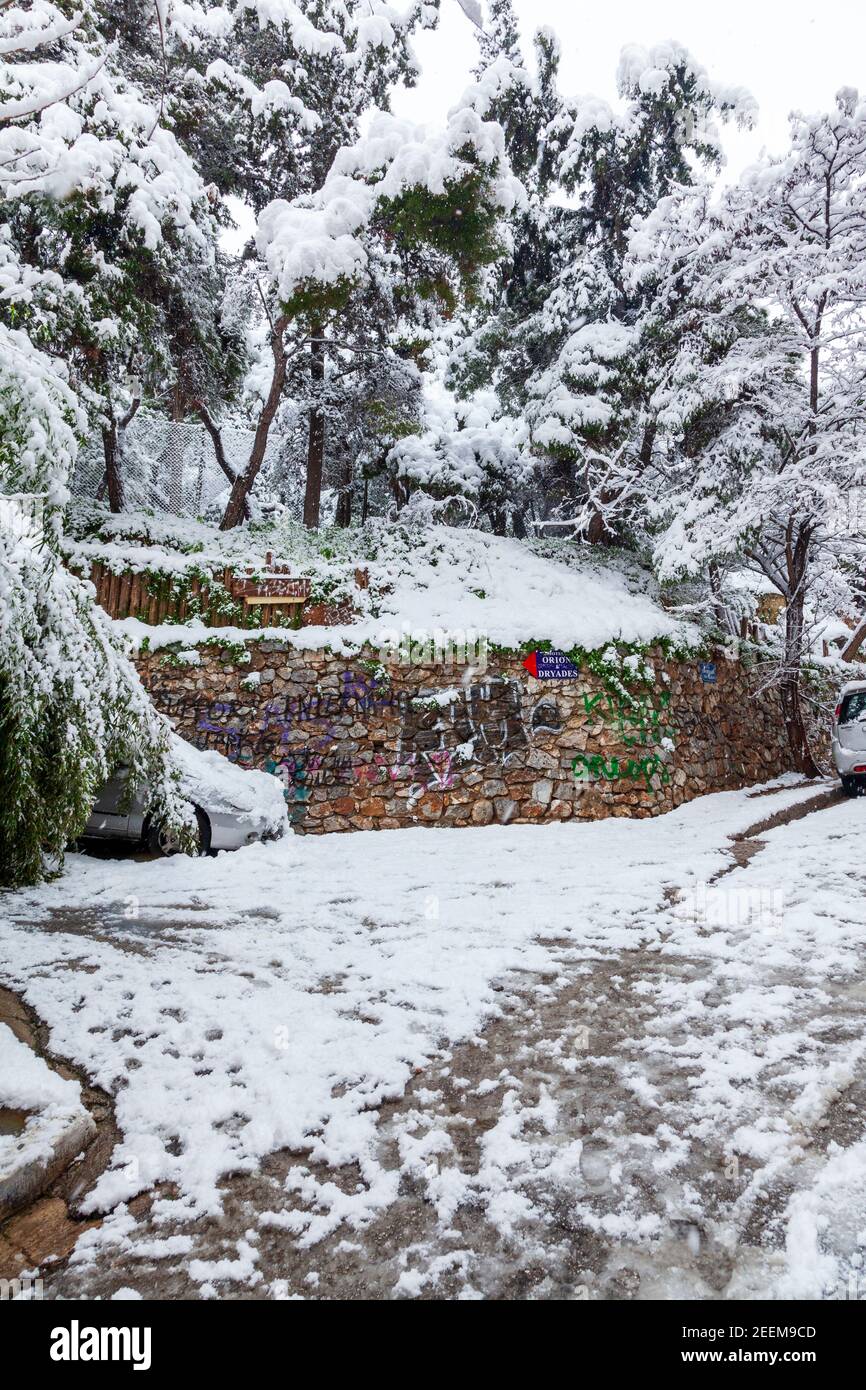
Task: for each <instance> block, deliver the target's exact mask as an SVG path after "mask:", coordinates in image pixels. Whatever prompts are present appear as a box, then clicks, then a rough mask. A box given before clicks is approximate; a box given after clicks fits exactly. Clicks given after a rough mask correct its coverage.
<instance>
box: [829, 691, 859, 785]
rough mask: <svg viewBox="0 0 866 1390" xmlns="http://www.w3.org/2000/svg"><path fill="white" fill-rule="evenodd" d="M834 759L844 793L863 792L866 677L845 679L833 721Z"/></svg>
mask: <svg viewBox="0 0 866 1390" xmlns="http://www.w3.org/2000/svg"><path fill="white" fill-rule="evenodd" d="M832 744H833V761H834V763H835V764H836V771H837V772H838V774H839V776H840V777H841V779H842V790H843V791H844V792H845V794H846V796H862V795H864V793H866V680H864V681H848V683H847V685H843V687H842V689H841V691H840V693H839V703H838V704H837V706H836V712H835V717H834V720H833V736H832Z"/></svg>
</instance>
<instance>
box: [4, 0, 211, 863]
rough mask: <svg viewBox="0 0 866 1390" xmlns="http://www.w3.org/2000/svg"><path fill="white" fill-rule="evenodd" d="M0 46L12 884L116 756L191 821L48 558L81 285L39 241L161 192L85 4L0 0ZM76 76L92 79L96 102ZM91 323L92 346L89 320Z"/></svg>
mask: <svg viewBox="0 0 866 1390" xmlns="http://www.w3.org/2000/svg"><path fill="white" fill-rule="evenodd" d="M0 52H2V55H3V57H2V63H0V177H2V180H3V186H2V198H3V205H2V209H0V212H2V221H3V228H2V234H0V285H2V289H3V295H2V303H3V306H4V307H3V312H2V316H0V512H2V515H0V882H2V883H3V884H4V885H14V884H19V883H27V882H33V881H34V880H36V879H38V878H39V877H40V876H42V875H44V874H45V873H46V872H49V871H50V869H51V867H52V866H53V865H56V863H57V862H58V861H59V860H60V859H61V858H62V855H63V850H64V847H65V845H66V843H67V841H68V840H69V839H70V838H72V837H74V836H75V835H76V834H78V833H79V831H80V830H81V829H82V828H83V825H84V821H85V819H86V817H87V815H88V814H89V812H90V809H91V806H92V804H93V798H94V795H95V793H96V791H97V790H98V788H99V786H100V784H101V783H102V782H103V781H104V780H105V779H106V777H107V776H108V775H109V774H110V773H111V772H112V771H113V770H114V769H115V768H116V767H118V766H119V765H120V764H125V765H127V766H128V767H129V768H130V769H131V773H132V777H133V778H134V779H135V780H142V781H145V780H146V782H147V784H148V786H149V787H150V811H151V814H152V816H153V817H154V818H155V819H156V820H157V821H159V822H163V823H166V824H169V825H171V826H172V827H173V828H174V829H176V830H177V831H178V832H179V833H180V834H182V835H187V834H190V835H191V826H190V824H189V817H188V813H187V808H186V806H185V803H184V802H183V801H182V800H181V798H180V796H179V795H178V791H177V786H176V782H175V778H174V775H173V772H172V768H171V758H170V752H169V740H170V733H171V730H170V726H169V724H168V723H167V721H166V720H164V719H163V718H162V717H161V716H159V715H157V714H156V712H155V711H154V709H153V707H152V706H151V704H150V702H149V700H148V699H147V696H146V695H145V693H144V691H143V689H142V687H141V684H140V682H139V680H138V676H137V674H136V672H135V670H134V668H133V667H132V665H131V663H130V662H129V661H128V659H127V658H126V656H125V655H124V653H123V652H122V651H121V650H120V649H119V648H118V646H117V644H116V642H115V639H114V638H113V636H112V634H111V629H110V624H109V621H108V619H107V618H106V617H105V615H104V614H103V613H102V612H101V610H100V609H98V608H96V606H95V604H94V594H93V589H92V586H91V585H90V584H87V583H84V582H82V581H81V580H79V579H78V578H76V577H75V576H74V575H72V574H70V573H69V572H68V571H67V570H66V569H65V568H64V567H63V565H62V564H61V563H60V559H59V554H58V551H59V539H60V530H61V524H62V511H63V507H64V506H65V504H66V502H67V500H68V490H67V481H68V476H69V471H70V468H71V466H72V462H73V459H74V456H75V451H76V448H77V439H78V434H79V432H80V431H81V429H82V428H83V425H84V420H85V413H84V411H83V409H82V404H81V400H80V398H79V397H78V395H77V394H76V393H75V392H74V391H73V390H72V388H71V385H70V372H69V370H68V368H67V366H66V364H65V363H63V362H62V361H61V360H59V359H60V351H58V349H57V347H56V344H57V343H58V342H59V343H61V344H62V343H63V334H64V332H66V331H68V329H69V325H74V324H75V323H77V322H80V321H81V318H82V315H84V314H85V313H86V312H87V307H86V306H88V305H89V306H92V305H93V304H94V303H95V302H96V300H95V299H93V298H89V297H88V294H87V289H86V287H83V286H82V284H81V283H80V281H79V280H78V279H77V278H76V276H75V273H74V271H73V272H69V273H67V271H66V267H65V266H64V263H63V258H62V256H59V253H55V254H58V259H59V264H49V265H46V264H43V263H42V259H41V257H42V251H41V249H39V248H38V246H37V244H38V243H39V242H40V241H42V240H45V241H48V242H51V241H54V242H57V241H60V242H62V241H63V237H64V220H63V219H64V216H65V215H66V214H67V213H68V214H69V216H70V217H71V218H74V217H75V216H76V215H77V213H78V212H79V211H80V208H81V206H82V205H83V206H84V207H90V215H91V216H95V215H96V205H97V197H98V198H99V199H101V200H102V201H103V202H105V201H106V200H109V203H108V206H107V207H106V212H108V211H110V198H111V196H112V195H114V196H116V197H118V199H120V200H122V201H125V206H126V209H127V216H128V218H129V219H130V220H131V221H132V222H135V223H136V224H137V225H138V226H139V227H140V228H141V229H142V230H143V234H144V235H145V236H147V235H148V234H149V233H150V234H152V233H153V231H154V228H156V227H158V226H159V223H158V220H157V211H158V209H159V207H160V206H161V203H160V198H159V196H158V195H157V194H156V192H155V191H154V188H153V183H152V178H153V175H152V174H151V176H150V177H149V176H148V173H147V171H146V170H145V169H142V168H141V167H139V166H136V169H135V172H134V173H132V172H130V171H129V162H132V163H135V159H134V156H130V154H129V150H128V147H127V146H126V144H125V143H124V140H123V138H122V137H121V134H120V127H121V125H122V124H123V121H122V119H121V114H120V108H122V107H123V106H124V105H125V104H126V100H127V99H126V98H125V97H124V96H121V95H119V94H118V92H117V88H116V87H114V86H113V84H111V83H110V82H109V81H108V79H107V77H106V68H107V59H108V56H109V55H108V54H107V52H106V50H105V49H104V46H102V45H101V44H100V42H99V37H98V34H97V32H96V29H95V26H94V25H93V24H92V12H91V11H90V10H85V11H83V12H82V11H76V13H75V14H73V15H72V16H71V17H69V16H67V15H65V14H64V13H63V12H62V10H61V9H60V8H58V7H57V6H55V5H53V4H51V3H48V2H47V0H37V3H34V4H33V5H31V6H30V7H29V8H27V9H19V8H15V9H10V8H8V7H7V8H6V9H5V10H2V11H0ZM92 88H96V89H97V90H98V91H99V92H100V93H101V94H102V97H103V100H102V102H101V103H100V104H99V105H98V106H97V104H96V102H95V100H92V92H91V89H92ZM129 104H130V105H131V107H132V110H133V118H134V115H135V111H136V103H135V101H134V99H132V100H130V102H129ZM85 112H89V114H90V117H91V121H90V125H89V126H88V125H87V123H86V120H85V115H84V113H85ZM124 170H126V171H127V177H126V179H124V177H123V174H124ZM97 191H98V193H97ZM127 191H128V197H127V196H126V194H127ZM91 198H92V199H93V205H92V206H91V204H90V200H91ZM31 200H32V201H31ZM37 209H38V213H39V217H38V218H37V216H36V210H37ZM65 236H66V243H65V244H66V245H67V247H69V246H70V245H71V241H72V236H71V233H70V232H69V231H66V232H65ZM103 274H106V275H108V274H110V268H108V269H106V268H105V267H104V266H103V264H102V262H101V261H100V260H99V259H98V258H95V261H94V265H93V267H92V276H93V278H94V279H96V280H99V279H100V278H101V277H102V276H103ZM93 331H94V333H95V334H96V343H97V344H98V342H99V340H100V334H101V332H102V330H100V329H99V327H98V326H94V327H93ZM105 336H108V337H111V334H110V333H108V332H107V331H106V333H105ZM43 343H44V344H47V345H50V347H51V352H52V355H50V356H49V355H48V354H47V353H46V352H45V351H43V350H42V346H41V345H42V344H43ZM97 350H98V349H97Z"/></svg>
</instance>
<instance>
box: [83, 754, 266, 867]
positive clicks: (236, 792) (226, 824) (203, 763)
mask: <svg viewBox="0 0 866 1390" xmlns="http://www.w3.org/2000/svg"><path fill="white" fill-rule="evenodd" d="M172 752H173V754H174V759H175V762H176V764H177V765H178V766H179V767H180V775H181V776H180V780H181V790H182V792H183V794H184V796H185V797H186V798H187V800H188V801H189V803H190V805H191V806H192V808H193V810H194V812H195V818H196V823H197V825H198V850H199V853H200V854H207V853H212V854H213V853H216V851H217V850H221V849H241V848H242V846H243V845H249V844H252V843H253V842H254V841H256V840H275V839H278V838H279V837H280V836H281V835H282V834H284V833H285V831H286V829H287V828H288V816H287V812H286V802H285V797H284V796H283V789H282V786H281V784H280V783H279V782H278V781H277V779H276V777H271V776H270V774H269V773H267V772H258V771H256V770H254V769H252V768H250V769H245V768H240V767H238V766H237V765H236V764H235V763H230V762H229V761H228V759H227V758H224V757H223V756H222V754H221V753H216V752H214V751H213V750H212V749H209V750H207V751H204V750H201V749H198V748H193V746H192V744H190V743H186V742H185V740H184V739H182V738H180V737H178V736H177V735H175V737H174V739H173V748H172ZM146 804H147V795H146V788H144V787H136V788H135V789H134V790H133V793H132V796H131V797H130V796H129V788H128V772H127V769H126V768H120V769H118V771H117V772H116V773H115V775H114V776H113V777H112V778H111V779H110V780H109V781H108V782H106V784H105V786H104V787H103V788H102V789H101V791H100V793H99V795H98V796H97V798H96V804H95V805H94V807H93V810H92V811H91V813H90V816H89V817H88V820H87V824H86V826H85V828H84V831H83V833H82V837H81V838H82V839H84V840H87V839H102V840H109V839H120V840H134V841H139V842H140V843H141V844H143V845H145V846H146V847H147V848H148V849H149V850H150V851H151V852H152V853H154V854H166V855H168V854H176V853H177V852H178V850H179V849H180V845H179V844H178V842H177V840H176V839H175V838H174V837H173V836H172V835H171V834H169V833H167V832H166V831H165V830H163V829H162V828H161V827H159V826H156V825H153V824H151V823H150V821H149V820H148V816H147V813H146V810H145V807H146Z"/></svg>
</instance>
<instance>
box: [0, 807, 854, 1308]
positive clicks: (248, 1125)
mask: <svg viewBox="0 0 866 1390" xmlns="http://www.w3.org/2000/svg"><path fill="white" fill-rule="evenodd" d="M815 794H816V788H815V786H814V785H812V786H810V787H806V786H803V785H798V784H796V783H794V782H789V783H788V784H787V785H786V786H783V787H781V788H777V789H775V790H773V791H770V792H765V793H763V794H761V795H754V794H752V795H749V794H747V793H723V794H720V795H717V796H712V797H706V798H703V799H701V800H698V801H695V802H692V803H691V804H689V805H688V806H685V807H682V808H681V809H680V810H678V811H676V812H674V813H672V814H671V815H668V816H665V817H662V818H659V819H658V820H653V821H643V822H628V821H623V820H609V821H606V822H601V823H598V824H595V825H580V826H577V825H575V826H571V825H561V826H542V827H517V826H515V827H500V828H492V827H488V828H484V829H482V830H477V831H476V830H458V831H440V832H431V831H429V830H417V831H415V830H411V831H393V832H382V833H380V834H378V835H354V836H329V837H322V838H315V839H314V838H307V839H304V840H302V841H299V840H291V841H289V842H287V843H285V844H280V845H272V846H267V847H255V848H253V849H250V850H246V851H243V852H242V853H240V854H237V855H222V856H220V857H219V858H218V859H216V860H198V861H190V860H188V859H176V860H173V861H170V862H168V863H161V864H160V863H136V862H134V861H131V860H125V861H106V860H96V859H89V858H85V857H81V856H76V857H73V858H72V859H71V860H70V863H69V872H68V873H67V875H66V876H65V877H64V879H63V880H61V881H60V882H59V883H58V884H55V885H52V886H49V887H47V888H43V889H40V890H38V891H32V892H29V893H20V894H17V895H14V896H12V895H7V896H6V897H5V898H4V899H3V900H2V903H0V910H2V918H3V920H2V923H0V960H2V966H0V977H2V978H3V980H4V982H5V983H7V984H9V985H11V987H13V988H15V989H16V990H18V991H19V992H20V993H21V994H22V995H23V996H24V997H25V998H26V1000H27V1002H28V1003H29V1004H30V1005H31V1006H32V1007H33V1008H34V1009H35V1010H36V1012H37V1013H38V1014H39V1015H40V1017H41V1018H42V1019H44V1020H45V1022H46V1023H47V1024H48V1026H49V1028H50V1034H51V1047H52V1049H53V1052H54V1053H55V1054H56V1055H58V1056H62V1057H68V1058H70V1059H72V1060H73V1061H74V1062H75V1063H76V1064H77V1065H78V1066H80V1067H83V1068H84V1070H85V1071H86V1072H87V1073H88V1074H89V1076H90V1077H91V1078H93V1079H94V1080H95V1081H96V1082H97V1083H98V1084H99V1085H100V1086H101V1087H103V1088H104V1089H105V1090H106V1091H107V1092H109V1093H110V1094H111V1095H112V1096H113V1098H114V1103H115V1110H116V1117H117V1121H118V1124H119V1126H120V1129H121V1131H122V1134H123V1142H122V1144H120V1145H119V1146H118V1148H117V1149H116V1151H115V1155H114V1159H113V1162H112V1165H111V1167H110V1168H109V1169H108V1170H106V1171H105V1172H104V1173H103V1174H102V1176H101V1178H100V1179H99V1181H98V1183H97V1186H96V1189H95V1191H94V1192H92V1193H91V1194H90V1195H89V1197H88V1198H87V1199H86V1200H85V1201H84V1203H83V1204H82V1205H83V1209H84V1210H85V1211H87V1212H88V1213H89V1214H90V1215H91V1216H92V1215H93V1213H96V1212H100V1211H103V1210H107V1211H108V1212H109V1215H108V1216H107V1217H106V1219H105V1220H104V1221H103V1222H102V1224H101V1226H100V1227H98V1228H96V1229H91V1230H89V1231H88V1232H87V1233H86V1234H84V1235H83V1236H82V1238H81V1240H80V1241H79V1244H78V1247H77V1250H76V1252H75V1254H74V1256H73V1258H72V1260H71V1262H70V1263H69V1265H68V1266H67V1267H66V1269H65V1270H63V1271H62V1272H54V1273H53V1274H51V1275H50V1276H49V1290H48V1291H49V1293H52V1292H53V1293H54V1294H55V1295H67V1296H69V1295H76V1294H77V1295H79V1296H82V1295H84V1296H95V1295H100V1296H110V1295H111V1294H112V1293H113V1292H115V1291H116V1290H118V1289H121V1288H124V1289H130V1288H132V1289H136V1290H139V1291H140V1292H142V1293H144V1294H145V1295H147V1294H152V1295H156V1296H178V1295H180V1296H199V1295H201V1296H214V1295H228V1296H233V1297H237V1296H254V1297H268V1296H270V1297H287V1296H303V1297H323V1296H324V1297H328V1296H335V1297H364V1296H368V1297H393V1296H407V1297H418V1296H432V1297H499V1298H501V1297H508V1298H526V1297H529V1298H590V1299H592V1298H630V1297H645V1298H646V1297H648V1298H654V1297H655V1298H658V1297H675V1296H685V1297H697V1298H738V1297H739V1298H742V1297H745V1298H755V1297H768V1296H780V1297H781V1296H795V1297H806V1298H821V1297H839V1296H845V1294H846V1293H847V1292H849V1291H850V1290H851V1289H852V1288H860V1289H861V1291H862V1292H863V1293H866V1276H864V1277H862V1278H861V1275H860V1270H861V1262H862V1256H863V1253H864V1252H866V1136H864V1124H863V1119H862V1117H863V1111H864V1100H866V1027H864V1022H863V1005H864V1001H866V908H864V902H866V898H864V889H866V868H864V859H863V837H864V832H866V799H864V800H860V801H854V802H838V803H836V804H829V805H828V804H822V805H821V806H820V807H818V808H816V809H812V810H811V812H810V813H807V814H805V815H803V817H802V818H801V819H794V820H791V822H790V823H787V824H781V825H779V826H778V827H777V828H775V829H770V830H768V831H766V832H765V833H764V832H762V833H761V842H760V843H759V844H758V845H755V842H754V841H748V842H745V843H741V844H740V845H738V846H734V845H733V844H732V841H731V838H730V837H731V836H736V835H742V833H743V832H744V831H745V830H747V829H749V828H751V827H754V826H755V825H756V824H758V823H763V822H764V821H765V820H767V819H769V818H772V817H774V816H776V815H777V813H780V812H784V811H786V810H793V811H794V812H795V813H796V812H797V810H798V808H800V809H803V808H804V807H806V804H807V803H811V801H812V800H813V799H814V797H815ZM735 849H736V853H734V850H735ZM754 849H757V852H754V853H752V852H751V851H752V850H754ZM136 1194H141V1195H136Z"/></svg>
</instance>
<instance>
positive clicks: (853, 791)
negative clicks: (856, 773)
mask: <svg viewBox="0 0 866 1390" xmlns="http://www.w3.org/2000/svg"><path fill="white" fill-rule="evenodd" d="M842 791H843V792H844V793H845V795H846V796H859V795H860V788H859V787H858V785H857V779H856V778H855V777H843V778H842Z"/></svg>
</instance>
